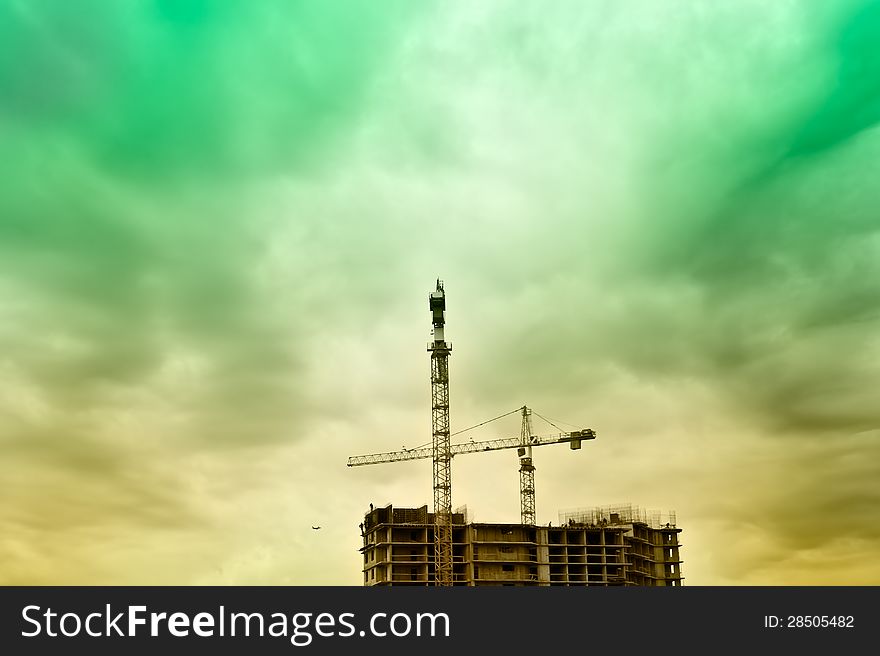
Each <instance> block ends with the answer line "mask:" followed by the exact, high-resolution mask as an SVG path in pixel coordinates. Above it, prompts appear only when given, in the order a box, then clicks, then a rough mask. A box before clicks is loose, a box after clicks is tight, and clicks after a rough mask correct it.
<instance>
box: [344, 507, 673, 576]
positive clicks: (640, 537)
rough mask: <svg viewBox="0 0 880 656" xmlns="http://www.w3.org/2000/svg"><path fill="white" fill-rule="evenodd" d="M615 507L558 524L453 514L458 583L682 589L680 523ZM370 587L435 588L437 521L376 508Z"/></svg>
mask: <svg viewBox="0 0 880 656" xmlns="http://www.w3.org/2000/svg"><path fill="white" fill-rule="evenodd" d="M663 519H664V518H663V517H661V516H660V515H656V514H655V515H652V516H651V517H648V515H647V513H645V512H643V511H640V510H639V509H638V507H633V506H629V505H627V506H617V507H608V508H593V509H589V510H575V511H568V512H564V513H560V517H559V524H558V525H557V526H553V525H552V523H551V525H550V526H526V525H523V524H482V523H476V522H469V521H468V520H467V517H466V512H456V513H453V516H452V524H453V529H452V538H453V549H452V556H453V584H454V585H467V586H474V585H541V586H546V585H564V586H584V585H598V586H610V585H641V586H655V585H657V586H664V585H675V586H679V585H681V582H682V579H683V577H682V575H681V560H680V554H679V549H680V547H681V544H680V543H679V541H678V534H679V533H681V529H680V528H677V527H676V526H675V517H674V515H673V514H672V513H670V517H668V518H665V519H667V520H668V521H666V522H665V523H664V522H663V521H662V520H663ZM361 534H362V536H363V547H362V548H361V552H362V554H363V558H364V569H363V572H364V585H368V586H370V585H432V584H433V582H434V515H433V513H429V512H428V507H427V506H422V507H421V508H395V507H392V506H391V505H388V506H386V507H385V508H375V509H373V510H371V511H370V512H369V513H367V514H366V516H365V517H364V523H363V524H362V525H361Z"/></svg>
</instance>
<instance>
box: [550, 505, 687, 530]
mask: <svg viewBox="0 0 880 656" xmlns="http://www.w3.org/2000/svg"><path fill="white" fill-rule="evenodd" d="M559 523H560V524H561V525H563V526H564V525H566V524H572V525H574V524H577V525H583V526H617V525H620V524H634V523H641V524H646V525H648V526H650V527H652V528H667V527H671V528H675V511H674V510H669V511H667V512H665V513H664V512H661V511H659V510H648V509H646V508H639V507H638V506H634V505H632V504H631V503H627V504H620V505H615V506H596V507H594V508H575V509H573V510H560V511H559Z"/></svg>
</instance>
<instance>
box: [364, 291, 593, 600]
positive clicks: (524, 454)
mask: <svg viewBox="0 0 880 656" xmlns="http://www.w3.org/2000/svg"><path fill="white" fill-rule="evenodd" d="M428 307H429V309H430V310H431V322H432V324H433V327H434V329H433V340H432V341H430V342H428V352H429V353H430V354H431V432H432V440H431V445H430V446H421V447H417V448H415V449H403V450H402V451H391V452H387V453H374V454H369V455H362V456H352V457H351V458H349V459H348V466H349V467H358V466H361V465H379V464H384V463H389V462H402V461H406V460H419V459H423V458H424V459H426V458H431V459H432V461H433V479H434V583H435V585H438V586H451V585H452V579H453V576H452V457H453V456H455V455H460V454H463V453H483V452H486V451H497V450H500V449H517V454H518V455H519V460H520V469H519V472H520V509H521V519H522V523H523V524H527V525H534V524H535V466H534V464H533V460H532V448H534V447H537V446H545V445H547V444H568V445H569V447H570V448H571V449H572V450H576V449H580V448H581V442H582V441H584V440H592V439H595V437H596V433H595V431H593V430H592V429H589V428H585V429H582V430H577V431H572V432H564V431H563V432H561V433H559V434H557V435H554V436H549V437H548V436H544V437H540V436H537V435H533V434H532V424H531V415H532V410H531V409H529V408H527V407H526V406H523V407H522V408H517V409H516V410H513V411H511V412H508V413H507V414H505V415H501V416H499V417H495V419H500V418H501V417H506V416H507V415H510V414H513V413H514V412H521V413H522V429H521V431H520V436H519V437H510V438H501V439H495V440H486V441H481V442H474V441H470V442H464V443H461V444H454V445H453V444H451V442H450V437H451V435H450V432H449V354H450V353H451V352H452V344H450V343H448V342H447V341H446V340H445V336H444V328H445V324H446V292H445V290H444V287H443V282H442V281H441V280H439V279H438V280H437V287H436V289H435V290H434V291H433V292H431V293H430V294H429V296H428ZM536 414H537V413H536ZM538 416H539V417H540V416H541V415H538ZM541 418H542V419H544V420H545V421H548V422H549V420H547V419H546V418H544V417H541ZM495 419H490V420H489V421H495ZM489 421H486V422H483V423H482V424H477V426H482V425H483V424H486V423H489ZM549 423H551V425H554V426H555V424H552V422H549ZM471 428H476V426H472V427H471ZM556 428H557V429H558V426H557V427H556ZM465 430H471V429H470V428H469V429H465ZM463 432H465V431H459V433H463ZM456 434H458V433H456Z"/></svg>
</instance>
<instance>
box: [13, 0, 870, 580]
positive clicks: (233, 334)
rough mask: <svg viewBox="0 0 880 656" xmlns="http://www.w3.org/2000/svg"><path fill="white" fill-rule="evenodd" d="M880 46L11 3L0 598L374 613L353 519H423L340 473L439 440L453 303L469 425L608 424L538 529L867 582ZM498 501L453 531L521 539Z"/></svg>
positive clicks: (756, 9) (434, 10)
mask: <svg viewBox="0 0 880 656" xmlns="http://www.w3.org/2000/svg"><path fill="white" fill-rule="evenodd" d="M877 43H880V3H878V2H876V1H872V2H865V1H862V0H840V1H838V2H834V3H815V2H812V1H810V0H785V1H783V2H773V3H766V2H761V1H758V0H737V1H732V0H721V1H719V2H713V3H703V2H697V1H695V0H692V1H685V0H670V1H669V2H663V3H659V2H654V1H653V0H625V1H616V2H611V1H604V0H589V1H587V2H584V1H582V0H558V1H556V2H552V3H548V2H538V1H536V0H519V1H517V2H510V1H501V0H488V1H487V2H481V3H473V2H466V1H464V0H450V1H448V2H442V3H441V2H435V1H431V0H426V1H424V2H419V3H414V2H405V1H404V0H381V1H379V2H377V1H376V0H350V1H347V2H326V1H320V0H297V1H296V2H289V1H286V0H266V1H265V2H259V3H256V2H247V1H245V0H241V1H234V0H230V1H228V2H222V3H218V2H208V1H207V0H176V1H173V2H172V1H171V0H143V1H139V2H133V1H132V2H112V3H108V2H103V1H102V0H80V1H79V2H77V3H67V2H58V1H54V0H0V449H2V458H0V501H2V502H0V527H2V530H0V584H6V585H18V584H28V585H45V584H90V585H126V584H147V585H149V584H221V585H223V584H235V585H237V584H255V585H261V584H266V585H273V584H283V585H300V584H312V585H359V584H360V583H361V581H362V575H361V566H362V563H361V560H360V555H359V553H358V548H359V546H360V535H359V530H358V527H357V525H358V523H359V522H360V521H362V518H363V514H364V512H366V510H367V509H368V507H369V504H370V503H373V504H375V505H377V506H378V505H384V504H387V503H393V504H395V505H397V506H410V507H415V506H421V505H422V504H425V503H427V504H430V503H431V499H432V492H431V479H430V476H431V463H430V462H429V461H415V462H406V463H399V464H393V465H384V466H375V467H362V468H348V467H346V459H347V457H348V456H350V455H356V454H365V453H373V452H381V451H390V450H396V449H400V448H401V447H402V446H406V447H409V448H411V447H414V446H417V445H420V444H424V443H426V442H428V441H430V439H431V426H430V384H429V370H430V367H429V359H428V354H427V352H426V350H425V347H426V342H427V340H428V338H429V334H430V314H429V312H428V305H427V294H428V292H429V291H431V290H432V289H433V287H434V283H435V280H436V278H438V277H440V278H442V279H443V280H444V281H445V285H446V291H447V330H446V335H447V338H448V339H451V341H452V343H453V352H452V356H451V358H450V403H451V423H452V427H453V430H458V429H461V428H466V427H468V426H471V425H473V424H476V423H479V422H482V421H484V420H486V419H489V418H491V417H495V416H497V415H500V414H502V413H505V412H508V411H510V410H513V409H515V408H518V407H520V406H522V405H523V404H527V405H529V406H530V407H532V408H534V409H535V411H536V412H538V413H540V414H542V415H544V416H545V417H548V418H550V419H553V420H559V421H564V422H567V423H568V424H573V425H575V426H579V427H592V428H594V429H595V430H596V431H597V433H598V438H597V439H596V440H595V441H592V442H589V443H586V444H585V445H584V448H583V449H581V450H580V451H576V452H571V451H569V450H568V449H565V448H563V447H560V448H556V447H548V448H542V449H538V450H536V451H535V454H534V457H535V465H536V467H537V472H536V489H537V492H536V500H537V518H538V522H539V523H547V522H551V521H552V522H556V521H557V518H558V512H559V511H566V510H571V509H574V508H581V507H584V508H587V507H592V506H598V505H608V504H618V503H633V504H636V505H638V506H640V507H643V508H650V509H655V508H656V509H659V510H664V511H665V510H668V509H671V510H675V511H676V513H677V522H678V525H679V526H680V527H681V528H682V529H683V532H682V534H681V541H682V544H683V548H682V558H683V560H684V564H683V567H682V571H683V574H684V576H685V584H688V585H814V584H815V585H831V584H872V585H880V558H878V556H880V403H878V399H877V396H878V390H880V214H878V211H880V210H878V208H880V185H878V184H877V162H878V161H880V129H878V125H880V49H878V48H877ZM554 431H555V429H553V428H552V427H550V426H547V425H544V424H542V422H540V421H538V420H536V423H535V432H538V433H542V434H543V433H545V432H554ZM518 434H519V424H518V419H517V417H516V416H512V417H508V418H507V419H505V420H500V421H498V422H494V423H492V424H489V425H488V426H486V427H483V428H481V429H479V430H476V431H474V432H472V433H470V434H468V435H471V436H473V437H474V439H490V438H493V437H503V436H514V435H518ZM464 437H465V436H462V439H463V438H464ZM517 470H518V462H517V458H516V454H515V452H514V451H501V452H494V453H489V454H477V455H469V456H461V457H458V458H456V459H455V460H454V461H453V505H454V506H461V505H467V507H468V511H469V513H470V515H471V517H472V518H474V519H476V520H477V521H481V522H515V521H518V517H519V496H518V473H517ZM312 526H321V527H322V528H321V530H318V531H315V530H312V529H311V527H312Z"/></svg>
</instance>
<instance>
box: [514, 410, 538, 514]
mask: <svg viewBox="0 0 880 656" xmlns="http://www.w3.org/2000/svg"><path fill="white" fill-rule="evenodd" d="M531 438H532V411H531V410H530V409H529V408H527V407H526V406H523V408H522V431H521V433H520V445H521V446H520V447H519V449H517V455H519V500H520V517H521V521H522V523H523V524H525V525H527V526H534V525H535V466H534V464H532V443H531Z"/></svg>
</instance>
